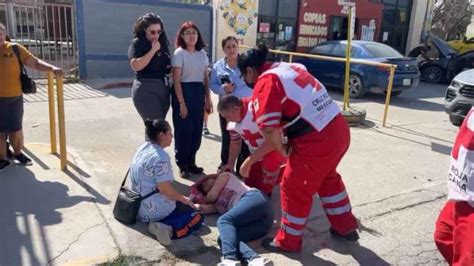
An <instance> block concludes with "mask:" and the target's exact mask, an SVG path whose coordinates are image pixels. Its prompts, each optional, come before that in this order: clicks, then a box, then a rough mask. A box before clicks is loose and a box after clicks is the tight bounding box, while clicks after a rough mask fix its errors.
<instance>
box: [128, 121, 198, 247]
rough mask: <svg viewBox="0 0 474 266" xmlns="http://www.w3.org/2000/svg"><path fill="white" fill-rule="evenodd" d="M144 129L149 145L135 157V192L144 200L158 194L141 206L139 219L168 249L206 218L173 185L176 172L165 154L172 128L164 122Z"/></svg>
mask: <svg viewBox="0 0 474 266" xmlns="http://www.w3.org/2000/svg"><path fill="white" fill-rule="evenodd" d="M145 126H146V134H147V137H148V139H149V141H146V142H145V143H144V144H142V145H141V146H140V148H139V149H138V151H137V153H136V154H135V156H134V157H133V162H132V166H131V169H130V174H131V178H132V189H133V190H134V191H137V192H139V193H140V195H142V196H144V195H146V194H148V193H150V192H152V191H153V190H155V189H156V190H157V193H156V194H153V195H152V196H150V197H148V198H146V199H144V200H143V201H142V202H141V205H140V209H139V210H138V217H137V218H138V219H139V220H141V221H143V222H149V223H150V224H149V226H148V231H149V232H150V233H151V234H153V235H155V236H156V239H157V240H158V241H159V242H160V243H161V244H163V245H165V246H166V245H169V244H171V239H175V238H181V237H184V236H187V235H188V234H189V233H191V232H192V231H194V230H196V229H198V228H199V226H201V224H202V222H203V217H202V215H201V214H199V213H197V212H196V210H195V209H196V206H194V204H193V203H192V202H191V200H189V198H188V197H185V196H183V195H181V194H180V193H179V192H177V191H176V190H175V189H174V188H173V186H172V185H171V182H172V181H173V180H174V176H173V170H172V166H171V161H170V157H169V155H168V154H167V153H166V152H165V150H164V148H166V147H169V146H170V145H171V141H172V140H173V134H172V133H171V126H170V125H169V123H168V122H166V121H165V120H146V121H145Z"/></svg>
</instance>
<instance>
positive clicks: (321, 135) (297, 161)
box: [238, 45, 359, 252]
mask: <svg viewBox="0 0 474 266" xmlns="http://www.w3.org/2000/svg"><path fill="white" fill-rule="evenodd" d="M267 55H268V49H267V47H265V46H264V45H260V46H259V47H258V48H254V49H251V50H248V51H247V53H245V54H243V55H241V56H240V57H239V64H238V65H239V68H240V71H241V72H242V74H243V77H244V79H245V81H246V82H247V84H249V87H254V91H253V102H254V112H255V119H256V122H257V124H258V126H259V128H260V130H261V131H262V132H263V134H264V137H265V140H266V141H268V142H270V143H271V145H272V146H273V147H274V148H275V149H276V150H277V151H279V152H281V153H282V154H283V155H285V156H288V162H287V165H286V167H285V170H284V172H283V176H282V181H281V185H280V190H281V208H282V218H281V219H282V220H281V227H280V230H279V231H278V233H277V235H276V237H275V238H274V239H272V238H267V239H264V240H263V241H262V245H263V246H264V247H265V248H266V249H268V250H270V251H274V252H279V251H280V252H282V251H283V252H299V251H301V248H302V236H303V230H304V228H305V225H306V222H307V219H308V217H309V214H310V211H311V205H312V202H313V196H314V195H315V194H319V198H320V200H321V202H322V205H323V208H324V210H325V212H326V215H327V217H328V220H329V222H330V224H331V228H330V233H331V235H332V236H334V237H339V238H343V239H346V240H349V241H357V240H358V239H359V235H358V233H357V221H356V218H355V217H354V215H353V214H352V209H351V204H350V201H349V196H348V194H347V192H346V189H345V187H344V183H343V181H342V179H341V176H340V175H339V173H338V172H337V171H336V168H337V166H338V164H339V162H340V161H341V159H342V157H343V156H344V154H345V153H346V151H347V150H348V148H349V143H350V131H349V127H348V126H347V123H346V121H345V120H344V118H343V117H342V115H341V113H340V109H339V107H338V106H337V104H336V102H334V101H333V100H332V98H331V97H330V96H329V94H328V92H327V91H326V89H325V87H324V86H323V85H322V84H321V83H319V81H318V80H316V79H315V78H314V77H313V76H312V75H311V74H309V73H308V71H306V68H305V67H304V66H303V65H300V64H288V63H273V62H268V61H267ZM282 128H283V129H284V133H285V135H286V137H282V134H281V129H282ZM286 139H287V142H288V145H286V144H285V142H286Z"/></svg>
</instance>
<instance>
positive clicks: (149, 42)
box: [128, 13, 171, 120]
mask: <svg viewBox="0 0 474 266" xmlns="http://www.w3.org/2000/svg"><path fill="white" fill-rule="evenodd" d="M128 57H129V58H130V66H131V67H132V69H133V71H135V80H134V81H133V87H132V98H133V104H134V105H135V108H136V109H137V111H138V113H139V114H140V116H141V117H142V119H143V120H145V119H164V118H165V117H166V113H167V112H168V110H169V108H170V88H169V84H168V81H167V77H166V75H167V74H169V73H170V70H171V55H170V52H169V41H168V38H167V37H166V33H165V29H164V25H163V21H162V20H161V18H160V17H159V16H157V15H155V14H153V13H148V14H145V15H144V16H142V17H140V18H138V19H137V21H136V22H135V27H134V30H133V40H132V43H131V44H130V47H129V48H128Z"/></svg>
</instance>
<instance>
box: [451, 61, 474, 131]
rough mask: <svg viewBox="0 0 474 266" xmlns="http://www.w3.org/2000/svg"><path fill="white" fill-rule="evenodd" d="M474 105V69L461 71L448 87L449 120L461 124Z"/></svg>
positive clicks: (454, 123)
mask: <svg viewBox="0 0 474 266" xmlns="http://www.w3.org/2000/svg"><path fill="white" fill-rule="evenodd" d="M473 105H474V69H469V70H466V71H463V72H461V73H459V74H458V75H457V76H456V77H454V79H453V81H452V82H451V84H450V85H449V86H448V88H447V89H446V96H445V100H444V107H445V110H446V113H448V114H449V120H450V121H451V123H452V124H453V125H455V126H460V125H461V124H462V121H463V120H464V117H466V115H467V113H468V112H469V110H471V107H472V106H473Z"/></svg>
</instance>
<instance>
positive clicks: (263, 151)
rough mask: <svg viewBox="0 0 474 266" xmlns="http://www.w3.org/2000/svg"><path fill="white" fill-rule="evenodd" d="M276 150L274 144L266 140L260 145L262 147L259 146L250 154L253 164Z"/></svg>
mask: <svg viewBox="0 0 474 266" xmlns="http://www.w3.org/2000/svg"><path fill="white" fill-rule="evenodd" d="M274 150H275V148H274V147H273V145H272V144H270V142H268V141H264V142H263V143H262V145H260V147H258V149H257V150H256V151H255V152H254V153H252V154H250V156H249V158H250V160H251V162H252V164H253V163H255V162H258V161H260V160H261V159H262V158H263V157H265V155H267V154H268V153H270V152H272V151H274Z"/></svg>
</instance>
